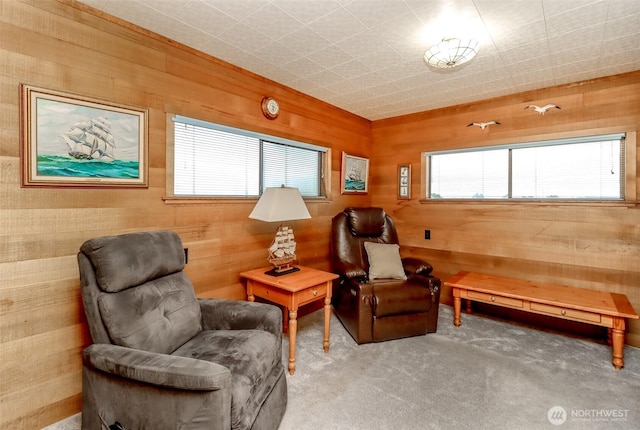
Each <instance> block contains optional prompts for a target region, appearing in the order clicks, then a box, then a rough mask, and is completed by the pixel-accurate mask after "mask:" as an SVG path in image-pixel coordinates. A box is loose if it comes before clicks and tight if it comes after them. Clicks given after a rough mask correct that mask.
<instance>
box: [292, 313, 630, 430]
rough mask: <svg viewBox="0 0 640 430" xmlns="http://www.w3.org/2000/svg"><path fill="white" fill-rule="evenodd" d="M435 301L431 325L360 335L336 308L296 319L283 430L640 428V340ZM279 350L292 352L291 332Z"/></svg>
mask: <svg viewBox="0 0 640 430" xmlns="http://www.w3.org/2000/svg"><path fill="white" fill-rule="evenodd" d="M462 321H463V322H462V325H461V326H460V328H456V327H455V326H454V325H453V311H452V308H451V307H450V306H445V305H442V306H441V307H440V315H439V320H438V331H437V333H433V334H429V335H426V336H419V337H412V338H407V339H399V340H394V341H388V342H382V343H375V344H365V345H357V344H356V343H355V341H353V339H352V338H351V337H350V336H349V334H348V333H347V332H346V330H345V329H344V328H343V326H342V325H341V324H340V321H339V320H338V319H337V318H336V317H335V316H334V315H332V319H331V345H330V350H329V352H328V353H324V351H323V349H322V336H323V335H322V333H323V314H322V311H318V312H314V313H313V314H310V315H307V316H305V317H303V318H300V320H299V321H298V339H297V354H296V372H295V374H294V375H293V376H289V375H288V376H287V378H288V379H287V382H288V387H289V403H288V406H287V412H286V414H285V416H284V418H283V421H282V424H281V426H280V430H298V429H314V430H320V429H353V430H360V429H446V430H448V429H456V430H457V429H469V430H480V429H492V430H497V429H505V430H519V429H551V428H560V429H581V430H582V429H640V349H637V348H633V347H629V346H625V348H624V353H625V357H624V360H625V367H624V368H623V369H622V370H620V371H616V370H615V369H614V367H613V366H612V364H611V348H610V347H609V346H607V345H606V344H604V343H603V344H600V343H597V342H595V341H592V340H582V339H578V338H576V337H569V336H565V335H561V334H555V333H552V332H548V331H543V330H537V329H533V328H529V327H524V326H522V325H516V324H512V323H510V322H506V321H501V320H496V319H491V318H488V317H486V316H481V315H474V314H472V315H467V314H465V313H463V314H462ZM284 343H285V344H284V345H283V360H284V362H285V363H286V362H287V358H288V338H285V342H284Z"/></svg>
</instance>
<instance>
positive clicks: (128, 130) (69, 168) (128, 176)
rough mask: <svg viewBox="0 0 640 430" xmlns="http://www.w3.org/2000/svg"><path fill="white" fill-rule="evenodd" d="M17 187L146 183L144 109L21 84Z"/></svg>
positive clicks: (126, 185)
mask: <svg viewBox="0 0 640 430" xmlns="http://www.w3.org/2000/svg"><path fill="white" fill-rule="evenodd" d="M20 115H21V117H20V120H21V133H22V135H21V138H22V143H21V144H22V146H21V157H22V186H24V187H26V186H40V187H42V186H56V187H147V186H148V171H147V170H148V169H147V110H146V109H141V108H136V107H131V106H125V105H121V104H115V103H109V102H104V101H100V100H95V99H90V98H86V97H81V96H77V95H72V94H66V93H62V92H59V91H52V90H47V89H43V88H37V87H32V86H29V85H21V113H20Z"/></svg>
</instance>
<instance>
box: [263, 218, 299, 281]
mask: <svg viewBox="0 0 640 430" xmlns="http://www.w3.org/2000/svg"><path fill="white" fill-rule="evenodd" d="M295 259H296V239H295V237H294V236H293V229H292V228H289V227H287V226H280V227H279V228H278V231H276V236H275V238H274V239H273V242H272V243H271V246H270V247H269V258H268V260H269V263H271V264H273V265H274V266H275V268H274V272H275V273H287V272H290V271H292V270H295V268H293V267H291V266H290V265H291V263H292V262H293V261H294V260H295Z"/></svg>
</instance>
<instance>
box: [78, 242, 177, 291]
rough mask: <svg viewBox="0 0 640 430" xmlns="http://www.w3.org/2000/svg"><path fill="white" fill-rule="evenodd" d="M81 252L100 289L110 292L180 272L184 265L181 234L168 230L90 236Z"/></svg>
mask: <svg viewBox="0 0 640 430" xmlns="http://www.w3.org/2000/svg"><path fill="white" fill-rule="evenodd" d="M80 252H82V253H84V254H85V255H86V256H87V257H88V258H89V261H91V264H92V266H93V268H94V270H95V272H96V280H97V282H98V285H99V287H100V289H101V290H102V291H107V292H110V293H116V292H118V291H122V290H125V289H127V288H129V287H134V286H137V285H141V284H144V283H145V282H147V281H151V280H153V279H157V278H160V277H162V276H166V275H170V274H172V273H175V272H179V271H181V270H182V269H183V268H184V266H185V255H184V248H183V247H182V241H181V240H180V236H178V235H177V234H176V233H175V232H172V231H169V230H160V231H153V232H151V231H150V232H139V233H128V234H122V235H119V236H105V237H99V238H95V239H90V240H87V241H86V242H85V243H83V244H82V246H81V247H80Z"/></svg>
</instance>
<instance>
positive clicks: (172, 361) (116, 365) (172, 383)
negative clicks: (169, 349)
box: [82, 343, 231, 391]
mask: <svg viewBox="0 0 640 430" xmlns="http://www.w3.org/2000/svg"><path fill="white" fill-rule="evenodd" d="M82 362H83V364H84V365H85V366H88V367H93V368H95V369H98V370H101V371H103V372H106V373H110V374H112V375H116V376H120V377H122V378H127V379H132V380H135V381H139V382H145V383H148V384H153V385H159V386H163V387H170V388H176V389H181V390H199V391H216V390H223V389H231V372H230V371H229V369H227V368H226V367H224V366H222V365H220V364H217V363H212V362H209V361H204V360H197V359H194V358H188V357H178V356H173V355H168V354H159V353H156V352H148V351H140V350H136V349H131V348H126V347H123V346H118V345H110V344H105V343H97V344H93V345H89V346H88V347H87V348H85V350H84V351H83V352H82Z"/></svg>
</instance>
